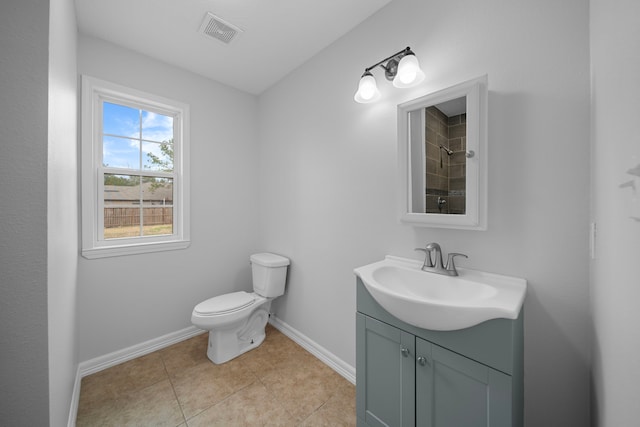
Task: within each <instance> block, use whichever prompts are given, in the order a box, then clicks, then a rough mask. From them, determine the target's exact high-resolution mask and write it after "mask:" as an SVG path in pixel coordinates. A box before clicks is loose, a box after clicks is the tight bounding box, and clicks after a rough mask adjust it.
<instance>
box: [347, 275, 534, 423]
mask: <svg viewBox="0 0 640 427" xmlns="http://www.w3.org/2000/svg"><path fill="white" fill-rule="evenodd" d="M357 306H358V313H357V314H356V334H357V335H356V337H357V338H356V346H357V349H356V350H357V351H356V392H357V397H356V406H357V411H356V412H357V417H358V425H359V426H371V427H373V426H376V427H377V426H394V427H395V426H398V427H400V426H428V427H476V426H477V427H481V426H482V427H521V426H522V425H523V421H522V406H523V399H522V394H523V390H522V379H523V378H522V314H521V315H520V316H519V317H518V319H516V320H507V319H494V320H490V321H487V322H484V323H481V324H480V325H477V326H474V327H471V328H467V329H463V330H457V331H430V330H425V329H420V328H416V327H414V326H412V325H409V324H407V323H404V322H402V321H400V320H398V319H396V318H395V317H394V316H392V315H391V314H389V313H388V312H386V311H385V310H384V309H383V308H382V307H381V306H380V305H379V304H378V303H377V302H376V301H375V300H374V299H373V297H371V295H370V294H369V293H368V292H367V290H366V288H365V287H364V285H363V284H362V283H361V281H360V279H359V278H358V283H357Z"/></svg>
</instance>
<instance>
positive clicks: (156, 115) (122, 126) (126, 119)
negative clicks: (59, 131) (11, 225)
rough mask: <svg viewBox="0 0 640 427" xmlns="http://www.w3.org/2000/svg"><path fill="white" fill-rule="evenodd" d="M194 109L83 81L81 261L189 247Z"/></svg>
mask: <svg viewBox="0 0 640 427" xmlns="http://www.w3.org/2000/svg"><path fill="white" fill-rule="evenodd" d="M188 128H189V107H188V105H186V104H183V103H180V102H176V101H172V100H168V99H165V98H161V97H159V96H155V95H151V94H147V93H143V92H140V91H138V90H134V89H129V88H125V87H122V86H119V85H116V84H113V83H109V82H105V81H102V80H98V79H95V78H93V77H88V76H83V78H82V255H83V256H84V257H85V258H102V257H108V256H119V255H127V254H137V253H145V252H156V251H164V250H172V249H182V248H186V247H187V246H189V215H188V214H189V209H188V207H189V182H188V174H187V173H186V172H187V170H188V168H187V165H188V160H189V139H188Z"/></svg>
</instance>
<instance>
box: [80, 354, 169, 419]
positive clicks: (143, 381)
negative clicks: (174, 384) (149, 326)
mask: <svg viewBox="0 0 640 427" xmlns="http://www.w3.org/2000/svg"><path fill="white" fill-rule="evenodd" d="M166 379H167V373H166V371H165V369H164V365H163V363H162V359H161V358H160V355H159V354H158V353H157V352H156V353H151V354H148V355H146V356H142V357H139V358H137V359H133V360H130V361H128V362H125V363H122V364H120V365H116V366H113V367H111V368H108V369H105V370H104V371H100V372H98V373H95V374H93V375H89V376H86V377H84V378H83V379H82V382H81V386H80V391H81V392H80V402H79V404H78V416H79V417H84V418H86V416H88V415H90V414H94V413H95V414H96V416H97V417H99V414H100V413H101V412H103V411H104V410H105V408H107V409H108V408H109V407H110V405H111V402H112V401H114V400H116V399H118V398H120V397H122V396H123V395H124V394H126V393H130V392H133V391H137V390H141V389H143V388H146V387H148V386H150V385H152V384H156V383H158V382H160V381H163V380H166Z"/></svg>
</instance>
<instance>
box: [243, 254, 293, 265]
mask: <svg viewBox="0 0 640 427" xmlns="http://www.w3.org/2000/svg"><path fill="white" fill-rule="evenodd" d="M249 259H250V260H251V262H254V263H256V264H258V265H263V266H265V267H284V266H285V265H289V258H286V257H283V256H280V255H276V254H272V253H269V252H263V253H260V254H253V255H251V257H249Z"/></svg>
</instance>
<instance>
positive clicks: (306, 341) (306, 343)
mask: <svg viewBox="0 0 640 427" xmlns="http://www.w3.org/2000/svg"><path fill="white" fill-rule="evenodd" d="M269 323H271V325H273V327H274V328H276V329H278V330H279V331H280V332H282V333H283V334H285V335H286V336H288V337H289V338H291V339H292V340H293V341H295V342H296V343H297V344H299V345H300V346H301V347H302V348H304V349H305V350H307V351H308V352H309V353H311V354H313V355H314V356H315V357H317V358H318V359H320V360H321V361H322V362H324V363H325V364H326V365H327V366H329V367H330V368H331V369H333V370H334V371H336V372H337V373H338V374H340V375H342V376H343V377H344V378H345V379H346V380H347V381H349V382H350V383H351V384H355V383H356V369H355V368H354V367H353V366H351V365H349V364H348V363H346V362H345V361H343V360H342V359H340V358H339V357H338V356H336V355H335V354H333V353H331V352H330V351H329V350H327V349H326V348H324V347H322V346H321V345H320V344H318V343H317V342H315V341H313V340H312V339H310V338H309V337H307V336H306V335H304V334H303V333H302V332H300V331H298V330H296V329H294V328H292V327H291V326H289V325H288V324H287V323H285V322H283V321H282V320H280V319H279V318H278V317H276V316H274V315H273V314H272V315H271V317H270V318H269Z"/></svg>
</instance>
